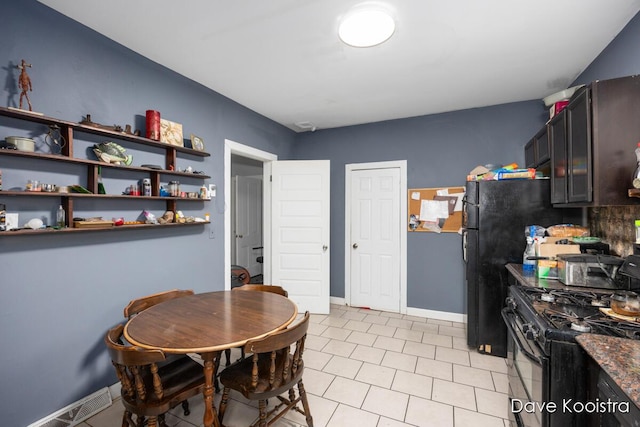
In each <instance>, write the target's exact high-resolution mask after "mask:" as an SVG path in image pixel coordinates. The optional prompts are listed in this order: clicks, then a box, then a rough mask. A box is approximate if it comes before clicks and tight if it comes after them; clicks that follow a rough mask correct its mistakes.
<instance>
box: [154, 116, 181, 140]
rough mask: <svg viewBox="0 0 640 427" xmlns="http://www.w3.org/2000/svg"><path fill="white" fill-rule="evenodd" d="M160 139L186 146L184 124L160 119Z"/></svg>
mask: <svg viewBox="0 0 640 427" xmlns="http://www.w3.org/2000/svg"><path fill="white" fill-rule="evenodd" d="M160 141H161V142H164V143H166V144H169V145H176V146H178V147H184V140H183V137H182V124H181V123H176V122H172V121H170V120H166V119H160Z"/></svg>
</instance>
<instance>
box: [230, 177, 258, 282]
mask: <svg viewBox="0 0 640 427" xmlns="http://www.w3.org/2000/svg"><path fill="white" fill-rule="evenodd" d="M234 180H235V185H234V190H235V196H234V199H235V206H234V208H235V209H234V210H235V215H234V217H235V235H234V236H233V237H234V238H235V245H234V246H235V251H236V261H235V264H237V265H241V266H243V267H245V268H246V269H247V270H249V273H250V274H251V276H252V277H253V276H255V275H257V274H262V264H260V263H259V262H258V261H257V258H258V256H260V255H262V249H259V248H261V247H262V176H260V177H255V176H236V177H234Z"/></svg>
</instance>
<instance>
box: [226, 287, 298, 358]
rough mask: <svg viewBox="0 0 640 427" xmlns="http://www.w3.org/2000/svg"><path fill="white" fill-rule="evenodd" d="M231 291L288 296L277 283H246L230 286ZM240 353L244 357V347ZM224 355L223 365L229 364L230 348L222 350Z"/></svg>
mask: <svg viewBox="0 0 640 427" xmlns="http://www.w3.org/2000/svg"><path fill="white" fill-rule="evenodd" d="M231 290H232V291H258V292H272V293H274V294H278V295H282V296H283V297H287V298H288V297H289V293H288V292H287V291H286V290H285V289H284V288H283V287H282V286H278V285H253V284H246V285H242V286H238V287H237V288H231ZM240 351H241V355H240V359H244V357H245V352H244V347H241V348H240ZM224 354H225V357H226V358H227V364H226V365H225V366H229V365H230V359H231V350H230V349H227V350H225V351H224Z"/></svg>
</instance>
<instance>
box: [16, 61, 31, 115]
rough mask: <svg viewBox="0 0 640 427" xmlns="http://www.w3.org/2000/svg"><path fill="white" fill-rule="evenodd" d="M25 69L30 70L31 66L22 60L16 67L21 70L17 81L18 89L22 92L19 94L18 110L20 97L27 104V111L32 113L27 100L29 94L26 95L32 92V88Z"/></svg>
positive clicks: (29, 102)
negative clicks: (25, 100) (23, 98)
mask: <svg viewBox="0 0 640 427" xmlns="http://www.w3.org/2000/svg"><path fill="white" fill-rule="evenodd" d="M27 67H29V68H31V64H27V61H25V60H24V59H23V60H22V63H21V64H20V65H16V68H18V69H19V70H21V71H20V78H19V79H18V88H20V89H21V90H22V92H20V109H22V97H25V98H26V99H27V103H28V104H29V111H33V109H32V108H31V100H29V94H28V93H27V92H28V91H29V92H30V91H32V90H33V87H32V86H31V78H29V75H28V74H27Z"/></svg>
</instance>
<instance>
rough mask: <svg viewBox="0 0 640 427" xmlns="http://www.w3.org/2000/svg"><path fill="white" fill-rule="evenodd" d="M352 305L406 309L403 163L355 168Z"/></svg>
mask: <svg viewBox="0 0 640 427" xmlns="http://www.w3.org/2000/svg"><path fill="white" fill-rule="evenodd" d="M349 203H350V207H351V209H350V222H351V224H350V228H351V235H350V236H349V238H350V241H349V243H350V248H349V250H350V251H351V267H350V283H351V289H350V295H351V305H352V306H356V307H368V308H375V309H378V310H385V311H392V312H396V313H398V312H400V281H401V275H400V233H399V229H400V225H399V224H400V221H401V219H400V169H399V168H384V169H362V170H353V171H351V188H350V200H349Z"/></svg>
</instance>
